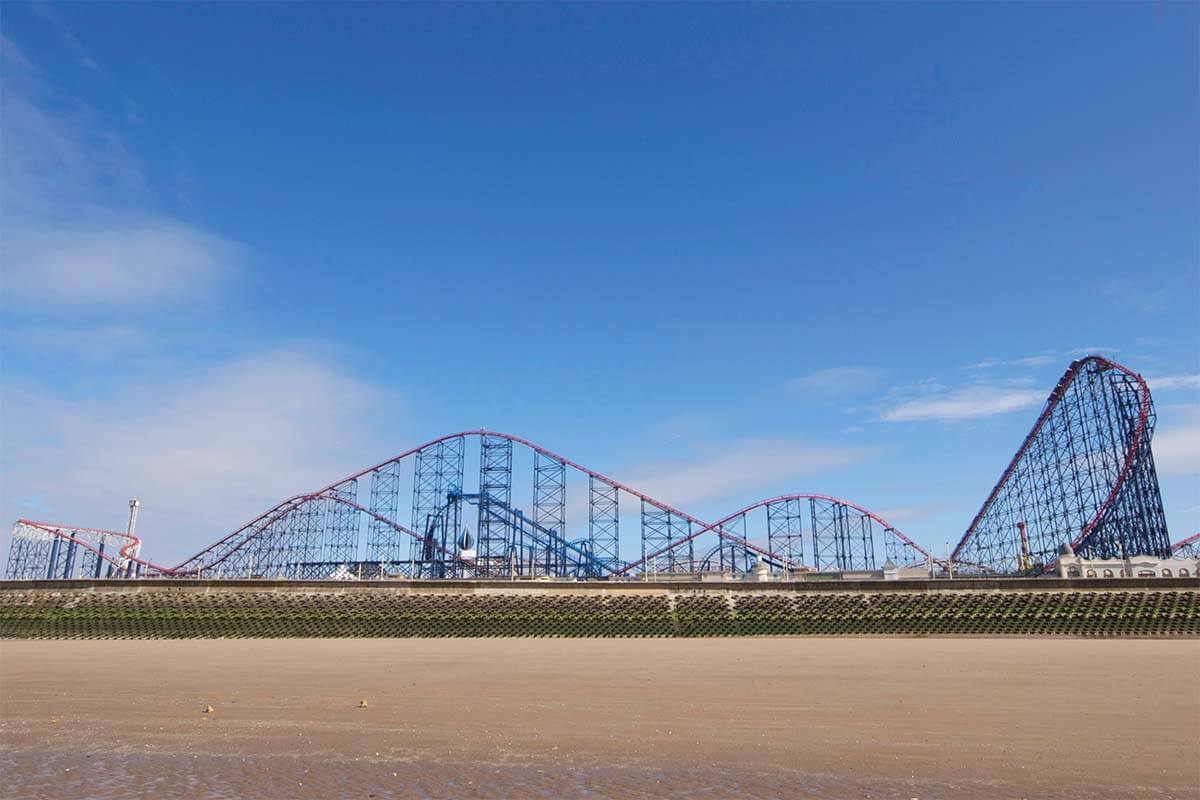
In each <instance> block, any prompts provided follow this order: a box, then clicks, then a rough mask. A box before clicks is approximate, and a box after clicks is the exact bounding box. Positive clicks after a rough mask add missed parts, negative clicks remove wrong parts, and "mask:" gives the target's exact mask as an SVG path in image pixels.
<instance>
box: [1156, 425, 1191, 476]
mask: <svg viewBox="0 0 1200 800" xmlns="http://www.w3.org/2000/svg"><path fill="white" fill-rule="evenodd" d="M1151 446H1152V447H1153V449H1154V465H1155V467H1156V468H1157V470H1158V472H1159V473H1160V474H1162V475H1195V474H1197V473H1200V419H1196V420H1192V421H1190V422H1187V423H1184V424H1182V425H1175V426H1172V427H1169V428H1164V429H1163V430H1160V431H1158V432H1157V433H1155V435H1154V439H1153V442H1152V445H1151Z"/></svg>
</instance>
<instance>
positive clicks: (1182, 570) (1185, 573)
mask: <svg viewBox="0 0 1200 800" xmlns="http://www.w3.org/2000/svg"><path fill="white" fill-rule="evenodd" d="M1187 576H1188V571H1187V568H1186V567H1180V568H1179V577H1181V578H1186V577H1187Z"/></svg>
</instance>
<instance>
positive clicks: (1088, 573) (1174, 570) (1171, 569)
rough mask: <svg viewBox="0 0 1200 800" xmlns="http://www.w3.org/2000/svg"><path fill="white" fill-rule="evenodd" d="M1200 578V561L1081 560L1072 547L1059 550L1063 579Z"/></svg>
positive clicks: (1151, 558) (1060, 573) (1134, 558)
mask: <svg viewBox="0 0 1200 800" xmlns="http://www.w3.org/2000/svg"><path fill="white" fill-rule="evenodd" d="M1197 575H1200V558H1158V557H1157V556H1131V557H1129V558H1081V557H1079V556H1077V555H1075V551H1074V550H1073V549H1072V548H1071V545H1069V544H1064V545H1063V546H1062V547H1060V548H1059V549H1058V576H1059V577H1060V578H1195V577H1196V576H1197Z"/></svg>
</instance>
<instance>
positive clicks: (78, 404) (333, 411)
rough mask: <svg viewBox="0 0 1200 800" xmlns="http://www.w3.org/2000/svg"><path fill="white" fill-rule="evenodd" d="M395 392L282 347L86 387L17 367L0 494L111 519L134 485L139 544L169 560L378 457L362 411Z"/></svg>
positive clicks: (5, 416)
mask: <svg viewBox="0 0 1200 800" xmlns="http://www.w3.org/2000/svg"><path fill="white" fill-rule="evenodd" d="M396 402H397V399H396V398H395V397H393V396H390V395H388V394H386V393H384V392H382V391H381V390H379V389H378V388H375V387H373V386H372V385H370V384H367V383H364V382H362V381H360V380H358V379H356V378H354V377H353V376H351V375H349V374H347V373H346V372H344V371H343V370H341V369H340V368H338V366H337V365H336V364H335V363H332V362H330V361H329V360H328V359H326V358H321V357H316V356H312V355H305V354H300V353H294V352H288V351H275V352H268V353H262V354H258V355H253V356H249V357H246V358H242V359H239V360H236V361H232V362H228V363H225V364H221V365H217V366H214V367H211V368H208V369H206V370H202V371H199V372H198V374H196V375H194V376H192V377H188V378H185V379H183V380H176V381H167V382H163V381H161V380H160V381H156V382H153V383H150V382H138V383H136V384H134V385H131V386H130V387H127V388H126V389H124V390H122V391H121V392H120V393H118V394H117V395H116V396H113V397H109V398H105V399H103V400H99V401H98V400H97V399H96V398H92V397H81V398H77V399H69V398H65V397H63V396H61V395H59V394H56V393H54V392H53V391H51V390H49V389H47V388H46V387H45V386H43V385H41V384H37V383H34V382H32V381H23V382H21V384H20V385H19V386H13V387H12V391H10V392H9V393H8V395H7V396H6V400H5V403H4V405H3V408H2V415H0V434H2V436H3V441H4V447H3V449H2V450H0V476H2V479H0V486H2V487H3V489H2V493H3V499H4V506H5V507H7V508H10V509H11V508H18V507H21V506H23V505H24V506H28V505H30V504H31V503H32V502H33V499H36V500H37V502H36V505H37V506H38V507H39V512H38V513H42V514H44V515H46V516H50V517H52V518H53V519H54V520H55V521H62V522H68V523H74V524H88V525H97V526H105V525H114V524H117V525H119V523H120V520H121V516H122V509H123V508H124V504H125V501H126V500H127V499H129V498H130V497H134V496H136V497H139V498H140V499H141V500H142V503H143V509H142V511H143V513H142V517H141V528H142V530H143V531H144V534H145V539H146V541H147V547H146V553H147V554H148V555H150V556H151V557H152V558H154V559H156V560H157V559H164V560H168V561H169V560H171V559H173V558H178V559H180V560H181V559H182V558H183V557H185V556H186V555H187V554H188V553H189V552H190V551H191V550H193V549H198V548H199V547H200V546H202V545H205V544H208V543H211V542H212V541H214V540H216V539H217V538H218V537H219V536H221V535H224V534H225V533H228V532H229V531H231V530H233V529H234V528H236V527H237V526H238V525H241V524H242V523H244V522H245V521H246V520H247V519H249V518H251V517H253V516H254V515H256V514H258V513H260V512H261V511H264V510H265V509H266V508H268V507H269V506H270V505H273V504H274V503H275V502H278V501H279V500H282V499H284V498H286V497H288V496H290V495H292V494H295V493H296V492H298V491H302V490H304V489H314V488H320V487H321V486H323V485H325V484H327V483H329V482H331V481H333V480H336V479H337V478H338V477H339V476H340V475H341V474H344V473H346V472H349V471H351V470H353V469H354V468H356V467H358V466H361V465H362V464H366V463H370V462H371V461H372V459H376V458H378V457H379V455H380V454H379V453H378V452H377V451H378V443H377V441H376V439H375V434H376V433H377V431H375V430H374V428H373V427H372V423H373V422H377V421H378V420H380V419H386V418H391V411H390V410H391V409H392V408H394V407H395V405H396ZM385 408H386V409H388V413H387V414H386V415H385V414H384V413H383V412H384V409H385ZM106 513H107V514H109V516H107V517H106V516H105V515H106Z"/></svg>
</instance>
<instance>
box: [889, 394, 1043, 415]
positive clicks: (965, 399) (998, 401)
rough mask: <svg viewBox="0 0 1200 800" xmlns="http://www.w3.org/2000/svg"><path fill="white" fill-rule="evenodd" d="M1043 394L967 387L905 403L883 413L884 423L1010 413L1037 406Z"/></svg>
mask: <svg viewBox="0 0 1200 800" xmlns="http://www.w3.org/2000/svg"><path fill="white" fill-rule="evenodd" d="M1044 399H1045V394H1044V393H1043V392H1039V391H1035V390H1032V389H1015V388H1005V387H999V386H968V387H965V388H962V389H956V390H954V391H950V392H943V393H939V394H936V395H931V396H927V397H920V398H916V399H913V400H907V401H904V402H902V403H900V404H898V405H896V406H894V407H892V408H890V409H888V410H887V411H885V412H884V413H883V416H882V417H881V419H882V420H883V421H884V422H920V421H928V420H933V421H938V422H955V421H959V420H966V419H979V418H981V417H991V416H995V415H997V414H1007V413H1010V412H1012V411H1020V410H1021V409H1024V408H1029V407H1031V406H1035V405H1037V404H1038V403H1040V402H1041V401H1042V400H1044Z"/></svg>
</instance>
